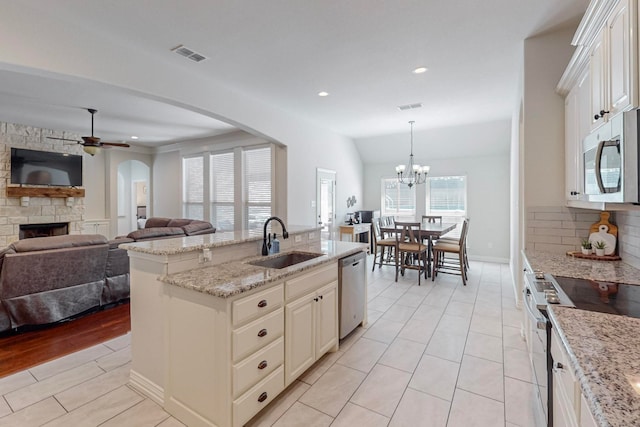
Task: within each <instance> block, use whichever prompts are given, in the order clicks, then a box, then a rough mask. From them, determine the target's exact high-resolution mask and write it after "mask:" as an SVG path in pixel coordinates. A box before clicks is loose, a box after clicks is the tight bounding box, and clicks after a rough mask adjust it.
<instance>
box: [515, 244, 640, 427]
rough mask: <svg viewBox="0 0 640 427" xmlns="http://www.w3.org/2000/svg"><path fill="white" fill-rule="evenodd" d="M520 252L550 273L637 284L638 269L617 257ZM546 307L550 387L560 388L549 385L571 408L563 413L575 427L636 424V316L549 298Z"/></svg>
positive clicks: (639, 387) (639, 336)
mask: <svg viewBox="0 0 640 427" xmlns="http://www.w3.org/2000/svg"><path fill="white" fill-rule="evenodd" d="M525 256H526V260H527V261H528V264H529V266H530V267H531V268H532V269H533V270H540V271H544V272H546V273H550V274H552V275H554V276H563V277H573V278H579V279H591V280H596V281H601V282H612V283H626V284H632V285H640V270H638V269H636V268H634V267H633V266H631V265H628V264H625V263H624V262H622V261H597V260H587V259H580V258H573V257H570V256H567V255H564V254H559V253H551V252H543V251H525ZM638 294H639V295H640V286H638ZM547 307H548V313H549V317H550V320H551V322H552V325H553V327H552V334H553V336H552V338H551V352H552V354H553V357H554V362H555V363H554V367H553V376H554V389H555V388H558V389H562V391H558V392H557V393H556V391H554V400H556V395H562V396H563V399H564V402H566V404H567V405H566V406H567V407H568V412H571V414H569V415H567V417H568V418H572V419H573V420H576V421H577V422H578V423H579V425H580V426H581V427H585V426H592V425H597V426H602V427H605V426H608V427H615V426H620V427H622V426H625V427H627V426H636V425H637V426H640V361H639V360H638V358H637V356H636V353H637V352H638V351H639V350H640V333H639V331H640V319H637V318H632V317H628V316H620V315H613V314H607V313H599V312H594V311H587V310H580V309H576V308H571V307H563V306H557V305H553V304H549V305H548V306H547ZM558 362H559V365H558ZM556 379H557V380H558V383H556V382H555V380H556ZM554 411H555V406H554ZM556 415H557V414H554V418H555V416H556Z"/></svg>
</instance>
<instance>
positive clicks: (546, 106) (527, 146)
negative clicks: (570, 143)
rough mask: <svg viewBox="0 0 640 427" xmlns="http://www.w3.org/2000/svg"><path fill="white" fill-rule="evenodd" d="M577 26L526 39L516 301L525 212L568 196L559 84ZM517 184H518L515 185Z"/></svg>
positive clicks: (516, 199)
mask: <svg viewBox="0 0 640 427" xmlns="http://www.w3.org/2000/svg"><path fill="white" fill-rule="evenodd" d="M574 32H575V26H571V27H569V28H566V29H563V30H559V31H555V32H552V33H547V34H543V35H540V36H537V37H532V38H529V39H526V40H525V41H524V45H523V51H522V56H521V58H520V60H521V61H522V70H521V75H520V79H519V93H518V96H517V97H516V99H515V100H514V116H513V117H514V120H515V119H516V117H517V119H518V123H517V126H516V123H514V126H513V129H512V135H511V145H512V152H513V155H512V159H511V168H512V171H511V175H512V179H513V180H514V186H513V187H512V189H511V193H512V195H513V201H512V207H511V217H510V220H511V234H512V235H513V236H514V240H513V242H512V247H511V256H512V257H513V258H512V261H511V272H512V275H513V280H514V294H515V297H516V301H517V303H518V305H520V303H521V300H522V297H521V295H522V285H523V284H522V274H521V272H522V266H523V262H522V256H521V250H522V249H524V244H525V238H524V236H525V230H526V227H527V219H526V212H528V211H531V210H532V209H534V210H540V209H545V208H546V209H560V208H561V207H563V206H564V205H565V200H564V99H563V98H562V97H561V96H560V95H558V94H557V93H556V92H555V88H556V86H557V84H558V81H559V80H560V77H561V76H562V73H563V72H564V69H565V67H566V66H567V64H568V63H569V59H570V58H571V55H572V54H573V50H574V48H573V47H572V46H571V43H570V42H571V39H572V37H573V33H574ZM516 182H517V185H515V183H516Z"/></svg>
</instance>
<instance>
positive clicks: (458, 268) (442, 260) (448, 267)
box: [431, 219, 469, 286]
mask: <svg viewBox="0 0 640 427" xmlns="http://www.w3.org/2000/svg"><path fill="white" fill-rule="evenodd" d="M468 230H469V221H467V220H466V219H465V220H464V222H463V223H462V232H461V233H460V238H459V239H458V241H457V242H444V241H442V240H438V241H437V242H436V243H435V244H434V245H433V267H432V269H433V271H432V272H431V280H435V279H436V276H437V275H438V273H446V274H456V275H459V276H461V277H462V284H463V285H464V286H466V285H467V267H466V263H465V257H466V254H465V253H466V246H465V244H466V239H467V232H468ZM447 254H453V255H454V257H447V256H446V255H447Z"/></svg>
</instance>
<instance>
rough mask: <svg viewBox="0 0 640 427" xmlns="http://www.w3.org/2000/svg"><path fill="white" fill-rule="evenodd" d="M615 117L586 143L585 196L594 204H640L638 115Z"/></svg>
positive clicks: (584, 145) (632, 113)
mask: <svg viewBox="0 0 640 427" xmlns="http://www.w3.org/2000/svg"><path fill="white" fill-rule="evenodd" d="M639 111H640V110H631V111H627V112H624V113H621V114H618V115H617V116H615V117H613V118H612V119H611V120H609V121H608V122H607V123H605V124H604V125H602V126H601V127H599V128H598V129H596V130H595V131H593V132H592V133H590V134H589V135H588V136H587V137H586V138H585V139H584V141H583V151H582V152H583V160H584V194H585V195H586V196H587V199H588V201H590V202H607V203H638V202H640V200H639V197H638V188H639V184H638V164H639V162H638V124H639V123H640V122H639V120H638V113H639Z"/></svg>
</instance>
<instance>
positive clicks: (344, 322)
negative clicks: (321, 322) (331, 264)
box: [338, 252, 367, 339]
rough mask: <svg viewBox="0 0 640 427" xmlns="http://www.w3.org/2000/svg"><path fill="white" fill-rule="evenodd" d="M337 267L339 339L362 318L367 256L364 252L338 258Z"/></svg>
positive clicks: (347, 333) (360, 321)
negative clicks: (338, 266)
mask: <svg viewBox="0 0 640 427" xmlns="http://www.w3.org/2000/svg"><path fill="white" fill-rule="evenodd" d="M339 265H340V268H339V269H338V312H339V313H340V339H342V338H344V337H346V336H347V335H349V332H351V331H353V330H354V329H355V328H356V327H357V326H358V325H359V324H360V323H362V321H363V320H364V305H365V294H366V292H365V286H366V283H367V257H366V255H365V253H364V252H358V253H357V254H355V255H351V256H348V257H346V258H342V259H340V262H339Z"/></svg>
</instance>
